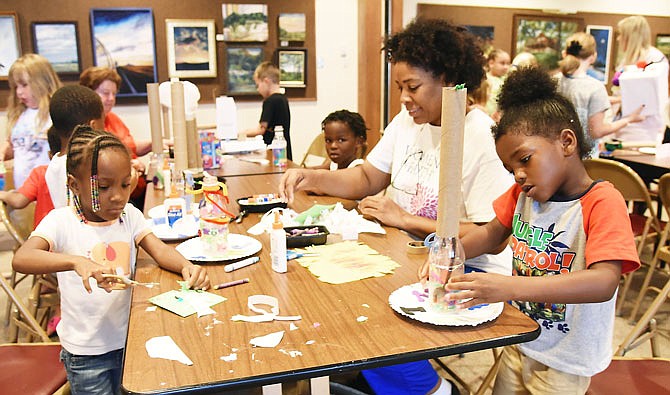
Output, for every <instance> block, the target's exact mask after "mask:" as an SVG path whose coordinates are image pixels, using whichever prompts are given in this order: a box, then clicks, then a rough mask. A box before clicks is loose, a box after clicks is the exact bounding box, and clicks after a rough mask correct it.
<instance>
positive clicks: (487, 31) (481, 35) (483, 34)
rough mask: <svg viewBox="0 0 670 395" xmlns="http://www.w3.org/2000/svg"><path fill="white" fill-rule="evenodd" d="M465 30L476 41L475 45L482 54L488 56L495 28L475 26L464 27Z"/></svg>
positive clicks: (491, 49)
mask: <svg viewBox="0 0 670 395" xmlns="http://www.w3.org/2000/svg"><path fill="white" fill-rule="evenodd" d="M464 26H465V28H466V29H467V30H468V31H469V32H470V33H472V34H473V35H474V36H475V38H476V39H477V45H479V48H481V50H482V52H484V56H488V54H489V52H491V51H493V36H494V30H495V26H476V25H464Z"/></svg>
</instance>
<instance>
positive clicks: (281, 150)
mask: <svg viewBox="0 0 670 395" xmlns="http://www.w3.org/2000/svg"><path fill="white" fill-rule="evenodd" d="M274 132H275V138H274V139H273V140H272V144H271V147H272V164H273V165H275V166H276V167H279V168H281V169H285V168H286V166H287V165H288V159H287V158H286V147H287V146H288V144H287V142H286V139H285V138H284V127H283V126H281V125H276V126H275V128H274Z"/></svg>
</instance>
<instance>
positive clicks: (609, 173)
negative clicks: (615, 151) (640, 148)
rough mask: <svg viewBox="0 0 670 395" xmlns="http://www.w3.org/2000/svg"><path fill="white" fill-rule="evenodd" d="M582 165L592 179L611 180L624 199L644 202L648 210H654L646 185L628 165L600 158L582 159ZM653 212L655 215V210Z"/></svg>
mask: <svg viewBox="0 0 670 395" xmlns="http://www.w3.org/2000/svg"><path fill="white" fill-rule="evenodd" d="M584 167H586V171H587V172H588V173H589V176H591V178H593V179H594V180H597V179H602V180H606V181H609V182H611V183H612V184H613V185H614V187H615V188H616V189H617V190H619V192H621V194H622V195H623V198H624V199H625V200H626V201H635V202H645V203H647V207H648V208H649V209H650V210H654V207H653V204H652V201H651V195H650V194H649V190H648V189H647V186H646V185H645V184H644V181H642V178H640V176H639V175H638V174H637V173H636V172H635V171H634V170H633V169H631V168H630V167H628V166H626V165H625V164H623V163H621V162H617V161H615V160H611V159H600V158H591V159H586V160H584ZM653 214H654V216H655V215H656V213H655V211H654V212H653Z"/></svg>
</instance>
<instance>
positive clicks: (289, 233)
mask: <svg viewBox="0 0 670 395" xmlns="http://www.w3.org/2000/svg"><path fill="white" fill-rule="evenodd" d="M284 231H285V232H286V246H287V247H288V248H298V247H307V246H311V245H319V244H326V240H327V239H328V234H329V233H330V232H328V229H327V228H326V227H325V226H323V225H301V226H287V227H285V228H284Z"/></svg>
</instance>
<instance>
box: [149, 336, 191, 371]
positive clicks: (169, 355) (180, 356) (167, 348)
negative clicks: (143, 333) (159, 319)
mask: <svg viewBox="0 0 670 395" xmlns="http://www.w3.org/2000/svg"><path fill="white" fill-rule="evenodd" d="M145 347H146V349H147V353H148V354H149V356H150V357H151V358H163V359H170V360H172V361H179V362H181V363H183V364H184V365H188V366H191V365H193V361H191V360H190V359H189V357H187V356H186V354H184V352H183V351H182V350H181V348H179V346H178V345H177V343H175V342H174V340H172V338H171V337H170V336H159V337H152V338H151V339H149V340H147V342H146V344H145Z"/></svg>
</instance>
